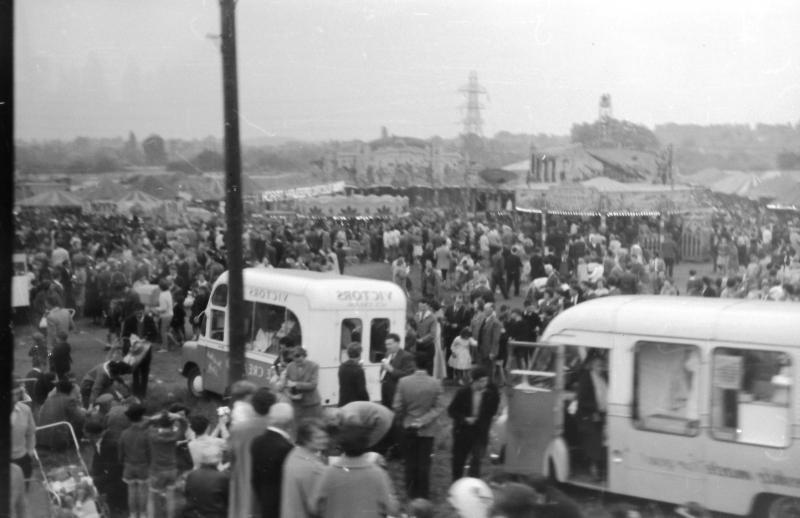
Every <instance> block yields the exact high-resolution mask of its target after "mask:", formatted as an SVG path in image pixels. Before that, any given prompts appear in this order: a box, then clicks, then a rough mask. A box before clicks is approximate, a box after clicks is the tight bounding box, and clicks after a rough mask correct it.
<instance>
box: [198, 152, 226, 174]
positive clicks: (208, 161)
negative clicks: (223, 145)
mask: <svg viewBox="0 0 800 518" xmlns="http://www.w3.org/2000/svg"><path fill="white" fill-rule="evenodd" d="M192 162H193V163H194V165H196V166H197V167H198V169H200V170H201V171H222V170H224V169H225V157H224V156H222V154H221V153H218V152H216V151H212V150H210V149H204V150H203V151H201V152H200V153H199V154H198V155H197V156H196V157H195V158H194V160H192Z"/></svg>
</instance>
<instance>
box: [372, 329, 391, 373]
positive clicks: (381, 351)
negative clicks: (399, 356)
mask: <svg viewBox="0 0 800 518" xmlns="http://www.w3.org/2000/svg"><path fill="white" fill-rule="evenodd" d="M390 332H391V329H390V328H389V319H388V318H373V319H372V323H371V324H370V328H369V361H370V363H378V362H380V361H381V360H382V359H383V358H384V357H385V356H386V336H387V335H388V334H389V333H390Z"/></svg>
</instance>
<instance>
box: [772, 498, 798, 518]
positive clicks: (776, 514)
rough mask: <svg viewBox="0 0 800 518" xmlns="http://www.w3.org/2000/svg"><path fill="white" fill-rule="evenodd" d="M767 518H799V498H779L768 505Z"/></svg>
mask: <svg viewBox="0 0 800 518" xmlns="http://www.w3.org/2000/svg"><path fill="white" fill-rule="evenodd" d="M768 509H769V513H768V514H767V516H768V517H769V518H800V498H792V497H790V496H781V497H778V498H776V499H775V500H773V501H771V502H770V503H769V508H768Z"/></svg>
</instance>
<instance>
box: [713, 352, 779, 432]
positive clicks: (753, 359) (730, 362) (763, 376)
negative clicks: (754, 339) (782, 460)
mask: <svg viewBox="0 0 800 518" xmlns="http://www.w3.org/2000/svg"><path fill="white" fill-rule="evenodd" d="M792 369H793V365H792V361H791V358H790V357H789V355H788V354H785V353H782V352H779V351H759V350H754V349H731V348H725V347H719V348H717V349H714V356H713V362H712V366H711V430H712V432H713V435H714V437H715V438H717V439H722V440H728V441H737V442H744V443H750V444H760V445H763V446H775V447H786V446H789V442H790V436H789V433H790V422H791V421H790V419H789V417H790V412H789V409H790V408H791V406H790V404H791V390H792V379H793V377H794V373H793V371H792ZM765 424H768V425H765Z"/></svg>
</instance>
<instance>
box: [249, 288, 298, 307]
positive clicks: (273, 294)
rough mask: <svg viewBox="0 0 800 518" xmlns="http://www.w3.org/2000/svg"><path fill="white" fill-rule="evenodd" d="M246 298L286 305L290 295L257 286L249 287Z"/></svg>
mask: <svg viewBox="0 0 800 518" xmlns="http://www.w3.org/2000/svg"><path fill="white" fill-rule="evenodd" d="M245 298H249V299H256V300H265V301H268V302H279V303H281V304H285V303H286V301H287V300H288V299H289V294H288V293H286V292H285V291H274V290H268V289H266V288H259V287H257V286H248V287H247V294H246V296H245Z"/></svg>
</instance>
